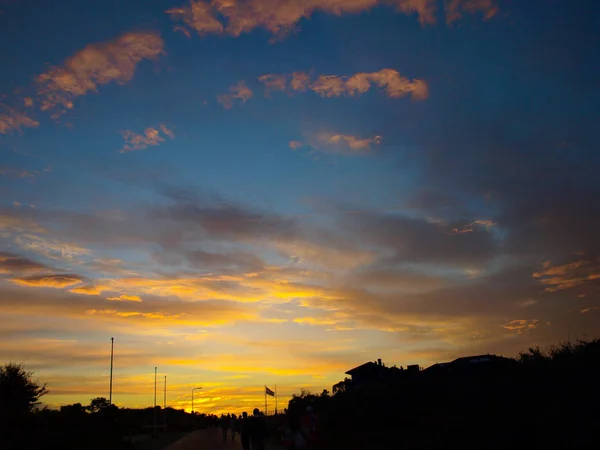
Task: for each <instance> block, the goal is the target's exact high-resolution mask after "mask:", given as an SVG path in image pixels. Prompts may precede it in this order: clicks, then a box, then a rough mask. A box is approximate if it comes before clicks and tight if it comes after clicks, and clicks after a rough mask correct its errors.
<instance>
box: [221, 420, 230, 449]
mask: <svg viewBox="0 0 600 450" xmlns="http://www.w3.org/2000/svg"><path fill="white" fill-rule="evenodd" d="M230 420H231V418H230V417H229V415H227V416H226V415H225V414H221V432H222V433H223V444H225V443H226V442H227V430H228V429H229V421H230Z"/></svg>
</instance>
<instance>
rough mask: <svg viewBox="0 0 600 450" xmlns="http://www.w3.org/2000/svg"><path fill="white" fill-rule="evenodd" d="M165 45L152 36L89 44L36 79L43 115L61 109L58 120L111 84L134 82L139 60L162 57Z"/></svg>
mask: <svg viewBox="0 0 600 450" xmlns="http://www.w3.org/2000/svg"><path fill="white" fill-rule="evenodd" d="M163 47H164V42H163V40H162V38H161V37H160V36H159V35H157V34H155V33H128V34H124V35H122V36H120V37H119V38H117V39H115V40H113V41H109V42H103V43H99V44H90V45H88V46H87V47H85V48H84V49H83V50H80V51H78V52H77V53H75V54H74V55H73V56H71V57H70V58H68V59H67V60H66V61H65V62H64V64H63V65H62V66H54V67H51V68H50V69H49V70H48V71H47V72H45V73H43V74H41V75H39V76H38V77H37V78H36V83H37V85H38V95H39V98H40V103H41V109H42V110H43V111H50V110H54V109H55V108H60V109H59V110H58V111H56V112H55V113H54V114H53V117H58V116H60V115H61V114H63V113H64V112H66V111H67V110H69V109H72V108H73V101H74V100H75V99H76V98H77V97H80V96H82V95H85V94H87V93H88V92H90V91H92V92H95V91H97V90H98V87H99V86H101V85H105V84H108V83H111V82H113V81H114V82H117V83H119V84H124V83H126V82H128V81H129V80H131V79H132V78H133V75H134V73H135V69H136V67H137V65H138V63H140V62H141V61H142V60H144V59H148V60H154V59H156V58H158V56H159V55H160V54H161V53H163Z"/></svg>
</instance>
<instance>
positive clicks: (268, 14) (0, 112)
mask: <svg viewBox="0 0 600 450" xmlns="http://www.w3.org/2000/svg"><path fill="white" fill-rule="evenodd" d="M599 16H600V3H599V2H598V1H596V0H578V1H572V0H528V1H517V0H445V1H441V0H440V1H438V0H192V1H191V2H190V1H187V2H186V1H185V0H143V1H142V0H129V1H127V2H125V1H119V0H110V1H86V2H81V1H75V0H70V1H67V0H62V1H58V2H52V4H50V3H49V2H45V1H42V0H20V1H17V0H1V1H0V42H2V43H3V45H1V46H0V61H1V65H2V70H1V71H0V338H1V339H0V363H5V362H9V361H13V362H20V363H23V364H24V365H25V367H26V368H27V369H29V370H33V371H34V372H35V374H36V376H37V377H39V378H40V380H41V381H43V382H46V383H47V385H48V389H49V391H50V393H49V394H48V395H47V396H45V397H44V402H45V403H46V404H47V405H49V406H51V407H57V406H59V405H64V404H69V403H75V402H81V403H84V404H87V403H88V402H89V400H90V399H91V398H92V397H96V396H104V397H108V386H109V384H108V377H109V362H110V338H111V337H114V339H115V369H114V392H113V400H114V402H115V403H116V404H117V405H119V406H129V407H146V406H151V405H152V403H153V388H154V367H157V371H158V376H159V384H160V386H159V394H160V395H159V398H162V381H163V377H164V376H165V375H166V376H167V384H168V402H167V403H168V405H169V406H173V407H176V408H185V409H186V410H188V411H189V410H191V400H192V388H194V387H202V389H201V390H197V391H196V392H195V394H194V396H195V398H194V404H195V409H196V410H197V411H200V412H206V413H220V412H239V411H242V410H248V411H249V410H252V409H253V408H254V407H257V406H258V407H261V408H262V406H263V402H264V397H263V394H264V386H265V385H268V386H269V387H270V388H271V389H274V387H275V385H277V391H278V393H279V403H280V405H282V404H285V403H286V402H287V400H288V399H289V397H290V396H291V395H292V394H294V393H299V392H300V390H301V389H302V388H305V389H308V390H310V391H313V392H321V390H323V389H328V390H331V386H332V385H333V384H334V383H336V382H338V381H340V380H342V379H343V378H344V376H345V375H344V373H345V372H346V370H349V369H351V368H353V367H355V366H357V365H360V364H362V363H364V362H367V361H373V360H376V359H377V358H381V359H382V360H383V361H384V363H386V364H387V365H390V366H391V365H394V364H395V365H397V366H406V365H409V364H419V365H421V366H423V367H426V366H428V365H430V364H433V363H435V362H443V361H447V360H451V359H454V358H456V357H459V356H467V355H471V354H481V353H494V354H499V355H505V356H516V355H517V354H518V353H519V352H520V351H522V350H527V348H529V347H530V346H535V345H539V346H541V347H547V346H548V345H551V344H558V343H559V342H562V341H565V340H568V339H571V340H574V339H591V338H595V337H598V334H599V331H600V295H599V294H600V291H599V287H600V234H599V233H598V229H600V210H599V209H598V204H599V201H600V181H599V179H598V172H599V169H600V153H599V151H598V149H599V148H598V131H597V130H598V126H599V125H600V89H599V88H600V59H599V57H598V55H599V49H600V45H599V44H600V42H599V37H600V31H598V27H597V23H598V20H599V19H600V17H599ZM273 406H274V405H273V403H272V400H271V404H270V406H269V408H272V407H273Z"/></svg>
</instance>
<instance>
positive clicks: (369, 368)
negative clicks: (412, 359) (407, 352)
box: [346, 359, 404, 387]
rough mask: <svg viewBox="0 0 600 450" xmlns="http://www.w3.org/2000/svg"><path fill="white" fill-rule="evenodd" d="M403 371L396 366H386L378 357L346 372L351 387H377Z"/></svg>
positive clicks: (393, 378)
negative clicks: (350, 379)
mask: <svg viewBox="0 0 600 450" xmlns="http://www.w3.org/2000/svg"><path fill="white" fill-rule="evenodd" d="M403 372H404V370H403V369H402V368H398V367H396V366H393V367H386V366H385V364H383V363H382V362H381V359H378V360H377V361H376V362H372V361H369V362H368V363H365V364H362V365H360V366H358V367H355V368H354V369H350V370H349V371H347V372H346V374H347V375H350V376H351V377H352V387H377V386H383V385H386V384H388V383H390V382H391V381H393V380H395V379H397V378H398V377H399V376H400V375H401V374H402V373H403Z"/></svg>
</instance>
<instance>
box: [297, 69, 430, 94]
mask: <svg viewBox="0 0 600 450" xmlns="http://www.w3.org/2000/svg"><path fill="white" fill-rule="evenodd" d="M296 76H298V75H297V73H296ZM306 77H308V75H306ZM292 81H293V79H292ZM374 86H375V87H379V88H380V89H382V90H383V91H384V92H385V93H386V94H387V96H388V97H390V98H400V97H404V96H407V95H411V96H412V98H413V99H415V100H425V99H426V98H427V97H428V96H429V87H428V85H427V83H426V82H425V81H423V80H419V79H413V80H412V81H411V80H409V79H408V78H406V77H403V76H402V75H400V73H399V72H398V71H397V70H395V69H381V70H379V71H378V72H359V73H356V74H354V75H351V76H349V77H345V76H338V75H320V76H319V77H317V79H316V80H314V81H313V82H312V83H310V84H309V86H308V89H310V90H312V91H313V92H316V93H317V94H319V95H320V96H321V97H339V96H342V95H345V96H348V97H358V96H360V95H362V94H365V93H366V92H368V91H369V90H370V89H371V88H372V87H374ZM290 87H291V88H292V89H294V85H293V83H291V84H290ZM299 87H300V88H301V89H303V88H304V86H303V85H302V84H299Z"/></svg>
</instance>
